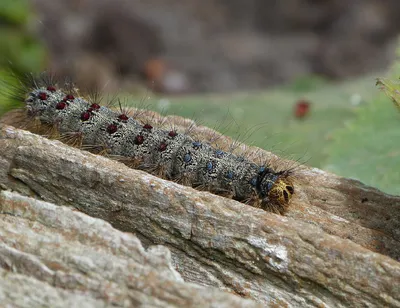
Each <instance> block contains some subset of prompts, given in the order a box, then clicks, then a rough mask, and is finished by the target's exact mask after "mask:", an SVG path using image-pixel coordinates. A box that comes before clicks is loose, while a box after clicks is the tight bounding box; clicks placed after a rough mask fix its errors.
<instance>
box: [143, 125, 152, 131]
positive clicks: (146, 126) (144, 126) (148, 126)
mask: <svg viewBox="0 0 400 308" xmlns="http://www.w3.org/2000/svg"><path fill="white" fill-rule="evenodd" d="M143 128H144V129H149V130H150V129H152V128H153V126H151V125H150V124H145V125H143Z"/></svg>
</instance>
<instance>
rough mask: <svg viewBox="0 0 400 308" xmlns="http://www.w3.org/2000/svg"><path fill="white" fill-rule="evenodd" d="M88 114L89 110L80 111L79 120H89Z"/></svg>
mask: <svg viewBox="0 0 400 308" xmlns="http://www.w3.org/2000/svg"><path fill="white" fill-rule="evenodd" d="M90 115H91V113H90V111H86V112H82V114H81V120H82V121H87V120H89V119H90Z"/></svg>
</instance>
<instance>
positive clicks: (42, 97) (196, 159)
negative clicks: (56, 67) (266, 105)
mask: <svg viewBox="0 0 400 308" xmlns="http://www.w3.org/2000/svg"><path fill="white" fill-rule="evenodd" d="M30 81H31V82H30V84H29V85H27V84H24V86H23V87H22V88H21V89H24V92H21V94H22V95H23V96H24V97H23V98H22V97H21V96H20V99H22V100H23V101H24V103H25V108H26V115H27V117H28V118H29V120H30V121H31V122H32V123H36V124H38V126H37V129H35V130H34V132H37V133H41V134H42V135H46V136H50V137H55V138H57V139H60V140H61V141H64V142H66V143H67V144H70V145H73V146H77V147H79V148H82V149H88V150H90V151H92V152H95V153H97V154H105V155H107V156H110V157H114V158H117V159H120V160H121V161H123V162H124V163H126V164H127V165H128V166H130V167H133V168H136V169H141V170H145V171H147V172H149V173H151V174H154V175H156V176H158V177H161V178H164V179H167V180H172V181H175V182H178V183H180V184H183V185H186V186H192V187H194V188H197V189H200V190H207V191H209V192H211V193H214V194H217V195H222V196H224V197H229V198H232V199H235V200H238V201H240V202H243V203H246V204H249V205H251V206H254V207H258V208H262V209H264V210H267V211H272V212H276V213H280V214H284V212H285V211H286V210H287V208H288V206H289V203H290V200H291V197H292V195H293V194H294V187H293V181H292V170H282V171H275V170H274V169H273V168H272V167H271V166H269V165H268V164H264V165H260V164H256V163H255V162H253V161H251V160H250V159H248V158H246V157H244V156H242V155H237V154H234V153H233V151H224V150H222V149H220V148H218V147H217V146H215V145H213V144H211V143H209V142H204V141H201V140H198V139H195V138H194V137H193V136H190V134H188V133H186V132H178V131H177V130H175V129H170V130H169V129H165V128H160V127H153V125H154V124H153V123H143V122H140V121H139V120H138V119H136V118H135V116H132V115H131V114H129V113H128V112H123V110H122V109H121V110H119V111H118V112H117V111H116V110H115V109H111V108H109V107H108V106H101V105H100V102H94V101H91V100H90V99H85V98H82V97H80V96H79V92H78V91H77V90H76V89H75V88H74V87H73V86H71V84H70V83H64V84H61V85H60V87H59V83H58V82H55V80H54V79H53V78H41V79H30ZM32 81H33V82H32ZM49 132H51V133H49Z"/></svg>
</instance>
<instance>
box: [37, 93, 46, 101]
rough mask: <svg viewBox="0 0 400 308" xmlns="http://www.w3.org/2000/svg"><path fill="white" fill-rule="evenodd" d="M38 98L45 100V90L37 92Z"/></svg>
mask: <svg viewBox="0 0 400 308" xmlns="http://www.w3.org/2000/svg"><path fill="white" fill-rule="evenodd" d="M38 98H39V99H41V100H42V101H45V100H46V99H47V94H46V93H45V92H40V93H39V94H38Z"/></svg>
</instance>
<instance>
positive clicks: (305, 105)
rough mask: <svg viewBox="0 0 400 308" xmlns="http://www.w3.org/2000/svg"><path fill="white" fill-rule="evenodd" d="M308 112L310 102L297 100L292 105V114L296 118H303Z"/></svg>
mask: <svg viewBox="0 0 400 308" xmlns="http://www.w3.org/2000/svg"><path fill="white" fill-rule="evenodd" d="M309 112H310V102H308V101H306V100H299V101H298V102H297V103H296V104H295V106H294V115H295V117H296V118H298V119H302V118H304V117H305V116H306V115H307V114H308V113H309Z"/></svg>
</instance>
